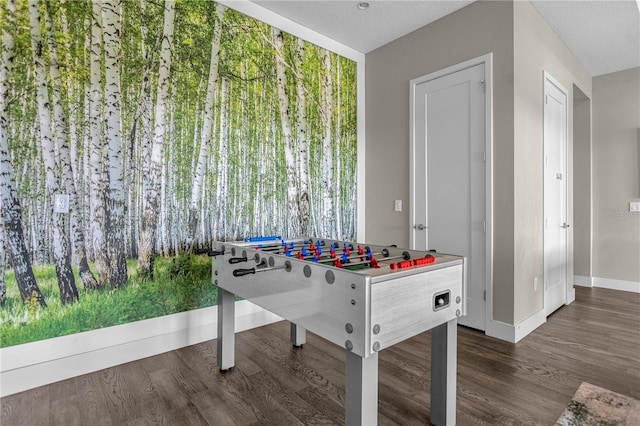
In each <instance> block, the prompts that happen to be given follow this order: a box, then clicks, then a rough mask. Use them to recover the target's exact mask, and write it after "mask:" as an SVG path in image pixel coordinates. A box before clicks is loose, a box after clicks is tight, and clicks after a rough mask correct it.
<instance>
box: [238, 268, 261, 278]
mask: <svg viewBox="0 0 640 426" xmlns="http://www.w3.org/2000/svg"><path fill="white" fill-rule="evenodd" d="M255 273H256V268H251V269H236V270H234V271H233V276H234V277H242V276H244V275H250V274H255Z"/></svg>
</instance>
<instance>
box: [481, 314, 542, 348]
mask: <svg viewBox="0 0 640 426" xmlns="http://www.w3.org/2000/svg"><path fill="white" fill-rule="evenodd" d="M545 322H547V317H546V315H545V314H544V310H543V309H541V310H539V311H538V312H536V313H535V314H533V315H531V316H530V317H529V318H527V319H525V320H524V321H521V322H520V323H519V324H516V325H511V324H507V323H504V322H500V321H493V320H492V321H489V324H488V326H487V329H486V330H485V334H486V335H487V336H491V337H495V338H497V339H501V340H505V341H507V342H511V343H518V342H519V341H520V340H522V339H523V338H525V337H526V336H527V335H528V334H529V333H531V332H532V331H533V330H535V329H536V328H538V327H540V326H541V325H542V324H544V323H545Z"/></svg>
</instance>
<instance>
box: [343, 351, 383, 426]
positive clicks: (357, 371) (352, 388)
mask: <svg viewBox="0 0 640 426" xmlns="http://www.w3.org/2000/svg"><path fill="white" fill-rule="evenodd" d="M346 354H347V371H346V383H345V398H344V399H345V402H344V405H345V424H346V425H347V426H368V425H377V424H378V354H377V353H374V354H372V355H370V356H368V357H367V358H362V357H361V356H359V355H356V354H354V353H353V352H351V351H346Z"/></svg>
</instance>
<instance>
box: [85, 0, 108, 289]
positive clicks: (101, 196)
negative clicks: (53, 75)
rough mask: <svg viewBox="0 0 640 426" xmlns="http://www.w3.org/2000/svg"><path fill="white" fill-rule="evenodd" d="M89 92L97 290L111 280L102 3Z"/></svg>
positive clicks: (94, 26)
mask: <svg viewBox="0 0 640 426" xmlns="http://www.w3.org/2000/svg"><path fill="white" fill-rule="evenodd" d="M92 15H93V20H92V22H91V52H90V89H89V141H90V143H89V145H90V148H89V151H90V154H89V164H88V166H89V167H88V170H89V176H90V181H91V184H90V191H89V193H90V205H91V215H90V217H91V236H92V239H93V255H94V262H95V266H96V270H97V272H98V288H103V287H105V286H107V285H109V281H110V278H111V273H110V267H109V258H108V256H107V247H106V241H105V223H106V220H107V212H106V200H107V197H108V187H107V178H106V176H105V173H104V140H103V135H102V130H103V128H102V121H101V120H102V102H103V99H102V78H101V68H102V60H101V59H102V48H103V43H102V11H101V8H100V3H98V2H97V1H95V2H92Z"/></svg>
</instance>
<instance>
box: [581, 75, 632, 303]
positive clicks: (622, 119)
mask: <svg viewBox="0 0 640 426" xmlns="http://www.w3.org/2000/svg"><path fill="white" fill-rule="evenodd" d="M592 102H593V278H594V285H595V286H600V287H612V288H618V289H621V290H629V291H640V213H632V212H630V211H629V202H631V201H640V68H632V69H629V70H626V71H620V72H616V73H612V74H606V75H601V76H598V77H595V78H594V79H593V97H592Z"/></svg>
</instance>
